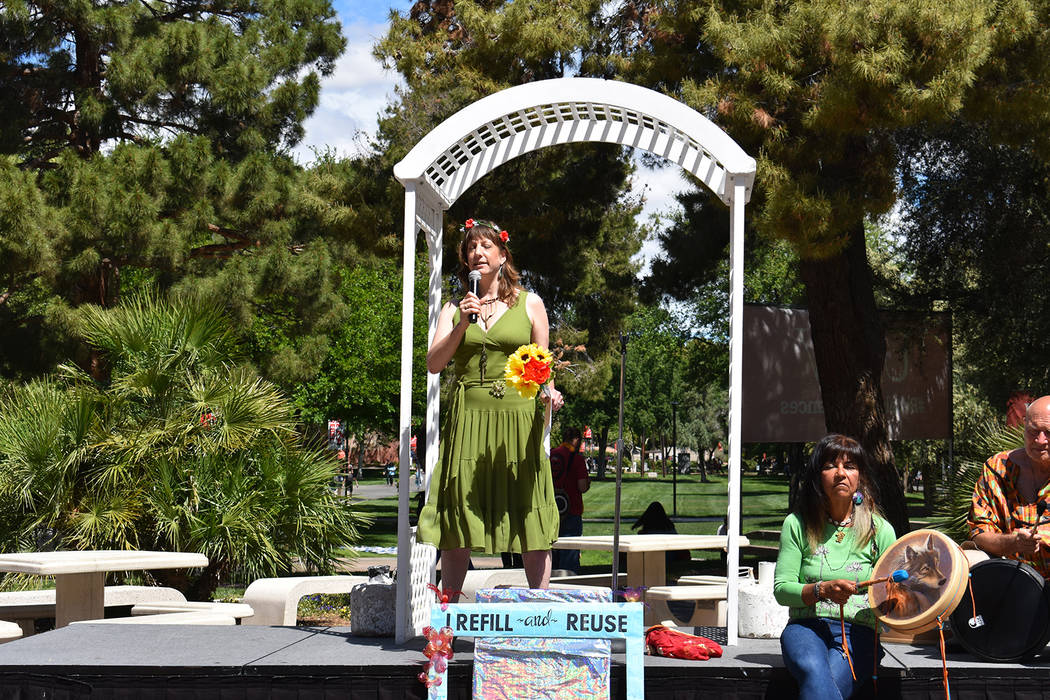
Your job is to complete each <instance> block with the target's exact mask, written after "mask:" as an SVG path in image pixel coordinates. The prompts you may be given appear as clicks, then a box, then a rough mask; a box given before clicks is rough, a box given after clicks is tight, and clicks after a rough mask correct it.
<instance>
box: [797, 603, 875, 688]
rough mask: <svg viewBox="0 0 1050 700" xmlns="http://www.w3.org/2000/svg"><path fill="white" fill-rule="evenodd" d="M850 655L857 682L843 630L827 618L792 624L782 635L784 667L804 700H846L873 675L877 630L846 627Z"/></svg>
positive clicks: (858, 626)
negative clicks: (792, 677) (852, 671)
mask: <svg viewBox="0 0 1050 700" xmlns="http://www.w3.org/2000/svg"><path fill="white" fill-rule="evenodd" d="M846 637H847V639H848V640H849V653H850V657H851V658H852V659H853V668H854V670H855V671H856V672H857V680H856V681H854V680H853V676H852V675H851V674H850V670H849V662H847V661H846V655H845V654H843V652H842V628H841V625H840V623H839V621H838V620H831V619H828V618H826V617H819V618H805V619H801V620H792V621H791V622H789V623H788V624H787V627H785V628H784V631H783V632H781V634H780V650H781V652H782V653H783V655H784V665H785V666H787V669H788V671H790V672H791V675H792V676H794V677H795V680H796V681H798V696H799V698H800V699H801V700H824V699H827V700H845V699H846V698H849V697H850V696H852V695H853V693H854V692H855V691H856V690H858V689H859V688H860V687H861V686H862V685H864V683H865V682H867V680H868V679H869V678H871V676H872V673H873V671H874V664H875V630H873V629H871V628H870V627H866V626H864V625H851V624H850V623H848V622H847V623H846Z"/></svg>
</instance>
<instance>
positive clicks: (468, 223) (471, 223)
mask: <svg viewBox="0 0 1050 700" xmlns="http://www.w3.org/2000/svg"><path fill="white" fill-rule="evenodd" d="M463 228H465V229H467V230H468V231H469V230H470V229H472V228H474V219H467V220H466V222H465V223H464V224H463Z"/></svg>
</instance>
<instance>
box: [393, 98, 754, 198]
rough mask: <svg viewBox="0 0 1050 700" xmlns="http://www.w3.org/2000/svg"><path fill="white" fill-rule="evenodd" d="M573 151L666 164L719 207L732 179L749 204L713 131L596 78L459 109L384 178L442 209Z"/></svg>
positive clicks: (673, 104)
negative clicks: (558, 148) (544, 154)
mask: <svg viewBox="0 0 1050 700" xmlns="http://www.w3.org/2000/svg"><path fill="white" fill-rule="evenodd" d="M639 105H645V108H644V109H640V108H639ZM579 142H601V143H616V144H621V145H624V146H632V147H635V148H640V149H643V150H645V151H648V152H650V153H653V154H655V155H658V156H661V157H663V158H666V159H667V160H669V161H671V162H674V163H677V164H678V165H679V166H680V167H681V168H682V169H684V170H686V171H688V172H690V173H692V174H693V175H695V176H696V177H697V178H699V179H700V180H701V181H702V182H704V184H706V185H707V186H708V187H709V188H710V189H711V191H713V192H714V193H715V194H717V195H718V196H719V197H720V198H721V199H722V201H724V202H725V203H727V204H728V203H729V200H730V197H731V193H730V192H729V191H728V189H729V188H728V184H727V183H728V182H729V181H730V179H731V178H732V179H735V180H736V182H737V184H744V185H745V188H746V193H747V194H746V197H747V198H748V199H750V195H751V186H752V183H753V181H754V176H755V160H754V159H753V158H751V156H749V155H747V153H745V152H744V151H743V149H741V148H740V146H738V145H737V144H736V142H735V141H733V140H732V139H731V138H729V136H728V135H727V134H726V133H725V132H724V131H722V130H721V129H720V128H718V127H717V126H716V125H715V124H714V123H713V122H711V121H710V120H709V119H707V118H705V117H704V116H703V115H701V114H699V113H698V112H696V111H694V110H692V109H690V108H689V107H687V106H686V105H684V104H682V103H681V102H678V101H676V100H674V99H672V98H670V97H667V96H666V95H662V94H660V93H658V92H654V91H653V90H649V89H648V88H644V87H640V86H638V85H632V84H630V83H621V82H616V81H609V80H600V79H597V78H557V79H554V80H541V81H537V82H534V83H527V84H525V85H519V86H517V87H513V88H509V89H507V90H503V91H501V92H498V93H495V94H493V95H489V96H488V97H485V98H483V99H481V100H479V101H477V102H475V103H473V104H471V105H469V106H467V107H464V108H463V109H461V110H460V111H459V112H456V114H454V115H452V116H451V117H449V118H448V119H446V120H445V121H444V122H442V123H441V124H440V125H439V126H438V127H437V128H435V129H434V130H433V131H431V132H430V133H429V134H427V135H426V136H425V137H424V138H423V139H422V140H421V141H420V142H419V143H418V144H416V146H415V148H413V149H412V150H411V152H409V154H408V155H407V156H405V158H404V159H403V160H402V161H401V162H400V163H398V164H397V165H395V166H394V176H395V177H396V178H397V179H398V180H400V181H401V182H402V183H408V182H415V183H416V184H417V187H419V189H420V194H422V195H423V196H424V197H426V198H427V199H431V197H427V194H433V195H434V198H435V199H433V200H432V201H433V204H434V205H436V206H439V207H441V208H442V209H448V208H449V207H451V206H452V204H453V203H454V202H455V201H456V200H457V199H458V198H459V196H460V195H461V194H463V193H464V192H466V191H467V189H469V188H470V186H471V185H473V184H474V183H475V182H477V181H478V180H479V179H481V178H482V177H484V176H485V175H486V174H488V173H489V172H491V171H492V170H494V169H496V168H497V167H499V166H500V165H502V164H503V163H506V162H507V161H509V160H512V159H513V158H517V157H518V156H520V155H524V154H525V153H529V152H530V151H535V150H537V149H540V148H544V147H546V146H554V145H558V144H564V143H579ZM449 144H451V145H449ZM734 176H735V177H734Z"/></svg>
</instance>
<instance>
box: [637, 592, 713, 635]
mask: <svg viewBox="0 0 1050 700" xmlns="http://www.w3.org/2000/svg"><path fill="white" fill-rule="evenodd" d="M727 591H728V586H727V585H726V584H725V583H708V584H702V585H693V586H653V587H652V588H647V589H646V591H645V600H646V602H647V603H649V606H650V608H651V609H652V612H653V616H654V617H655V618H656V619H657V620H659V621H660V623H661V624H664V625H669V626H673V627H725V625H726V596H727V595H728V593H727ZM668 601H690V602H692V603H693V614H692V616H690V618H689V619H688V620H683V621H681V622H679V621H678V619H677V617H676V616H675V615H674V614H673V613H672V612H671V610H670V609H669V608H668V607H667V603H668Z"/></svg>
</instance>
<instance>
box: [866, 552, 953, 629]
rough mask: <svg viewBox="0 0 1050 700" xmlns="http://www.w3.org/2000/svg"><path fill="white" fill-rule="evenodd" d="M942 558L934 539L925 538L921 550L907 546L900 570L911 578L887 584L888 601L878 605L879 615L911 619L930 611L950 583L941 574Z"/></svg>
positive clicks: (901, 559) (899, 566) (901, 558)
mask: <svg viewBox="0 0 1050 700" xmlns="http://www.w3.org/2000/svg"><path fill="white" fill-rule="evenodd" d="M940 561H941V554H940V552H938V551H937V546H936V544H935V543H934V541H933V535H930V536H928V537H927V538H926V542H925V543H924V545H923V546H922V547H921V548H919V549H916V548H913V547H911V546H906V547H905V548H904V554H903V555H902V556H901V557H900V561H899V565H898V566H897V569H903V570H904V571H906V572H907V573H908V578H906V579H905V580H903V581H901V582H900V583H895V582H894V581H892V580H890V581H887V582H886V600H884V601H883V602H882V603H880V604H879V611H880V612H881V613H883V614H884V615H895V616H897V617H901V618H904V617H912V616H914V615H917V614H918V613H919V612H921V611H923V610H925V609H927V608H929V607H930V604H931V603H933V601H935V600H937V598H939V597H940V595H941V588H942V587H943V586H944V584H945V583H947V582H948V579H946V578H945V577H944V574H942V573H941V570H940V568H939V567H940Z"/></svg>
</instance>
